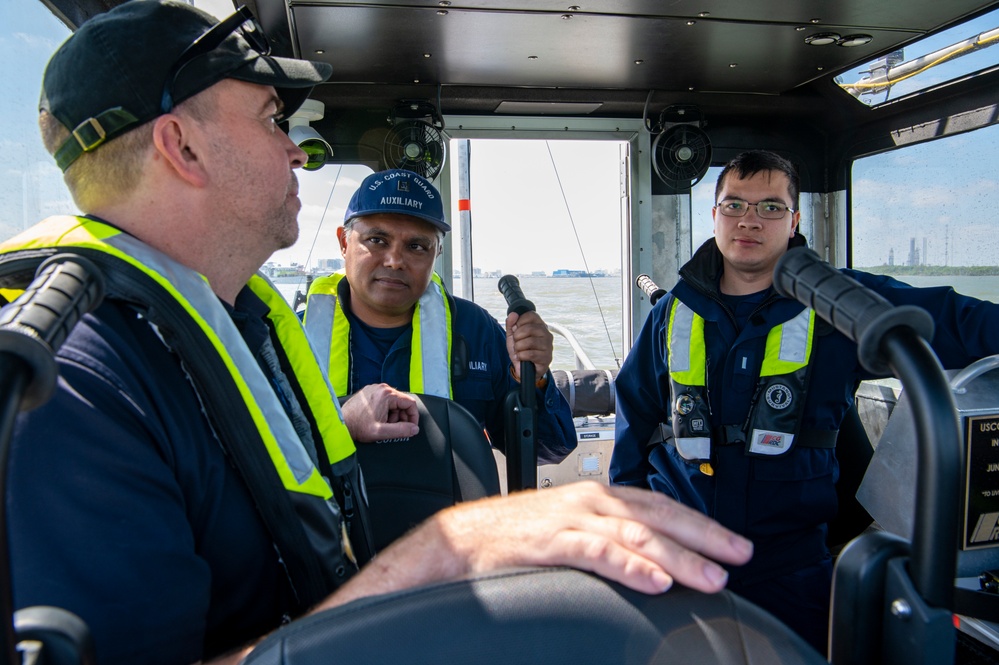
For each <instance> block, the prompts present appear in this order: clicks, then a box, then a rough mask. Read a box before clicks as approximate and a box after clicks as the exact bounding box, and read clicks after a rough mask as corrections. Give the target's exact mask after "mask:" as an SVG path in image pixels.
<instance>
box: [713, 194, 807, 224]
mask: <svg viewBox="0 0 999 665" xmlns="http://www.w3.org/2000/svg"><path fill="white" fill-rule="evenodd" d="M715 207H716V208H718V212H720V213H721V214H723V215H725V216H726V217H745V216H746V213H747V212H749V209H750V208H752V207H755V208H756V216H757V217H759V218H760V219H781V218H782V217H783V216H784V215H786V214H787V213H789V212H791V213H793V212H794V208H789V207H788V206H786V205H784V204H783V203H781V202H780V201H760V202H759V203H750V202H749V201H742V200H740V199H725V200H723V201H719V202H718V203H717V204H716V205H715Z"/></svg>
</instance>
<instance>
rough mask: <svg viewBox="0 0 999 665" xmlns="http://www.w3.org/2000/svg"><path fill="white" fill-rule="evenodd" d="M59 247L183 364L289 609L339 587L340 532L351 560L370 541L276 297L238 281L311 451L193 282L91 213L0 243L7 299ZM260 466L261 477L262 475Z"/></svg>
mask: <svg viewBox="0 0 999 665" xmlns="http://www.w3.org/2000/svg"><path fill="white" fill-rule="evenodd" d="M63 252H72V253H77V254H80V255H82V256H85V257H86V258H88V259H91V261H93V262H94V263H95V264H97V265H98V267H100V268H101V269H102V271H103V273H104V275H105V279H106V282H107V297H108V298H118V299H123V300H125V301H127V302H129V303H134V304H135V305H136V306H137V307H138V308H140V309H142V310H143V314H144V316H145V317H146V318H147V319H148V320H149V321H150V323H151V324H152V325H153V326H155V327H156V328H157V332H158V334H159V337H160V339H162V340H164V343H165V344H166V345H167V346H168V347H169V348H170V349H171V350H172V351H173V352H175V353H177V355H179V356H180V358H181V359H182V360H183V361H184V362H183V366H184V369H185V371H186V372H187V373H188V374H189V376H190V377H191V379H192V384H193V385H194V386H195V389H196V390H197V391H198V394H199V398H200V399H201V402H202V403H203V404H204V405H205V409H206V411H207V412H208V413H209V415H210V420H211V422H212V426H213V429H214V430H215V431H216V432H217V433H218V436H219V438H220V440H221V442H222V444H223V446H224V448H225V449H226V451H227V454H229V456H230V458H231V459H232V460H233V462H234V465H235V467H236V468H237V469H238V470H239V472H240V473H241V475H242V476H243V478H244V479H245V480H246V483H247V485H248V487H249V488H250V491H251V493H252V494H253V496H254V499H255V503H256V504H257V507H258V510H259V511H260V513H261V517H262V518H263V519H264V522H265V523H266V524H267V526H268V529H269V531H270V532H271V535H272V537H273V538H274V541H275V546H276V547H277V548H278V550H279V551H280V553H281V556H282V560H283V561H284V563H285V568H286V570H287V572H288V575H289V579H290V582H291V584H292V587H293V588H294V589H295V592H296V595H297V596H298V600H299V603H300V606H301V607H302V608H303V609H306V608H308V607H309V606H311V605H313V604H314V603H316V602H318V601H319V600H321V599H322V598H323V597H325V596H326V595H327V594H328V593H329V592H330V591H331V590H332V589H334V588H335V587H336V586H338V585H339V584H340V583H342V582H343V581H345V580H346V579H347V578H348V577H349V576H350V575H351V573H352V572H353V571H354V570H356V560H355V554H354V552H353V551H352V546H351V543H350V539H349V538H348V537H347V528H348V527H349V526H350V525H351V524H353V523H356V524H360V525H361V526H359V527H357V529H355V530H352V531H351V536H352V537H353V539H354V542H355V544H357V543H358V541H359V540H360V541H363V544H362V546H361V549H362V558H365V559H366V557H367V556H370V551H369V550H370V548H369V546H368V544H367V543H368V542H370V540H369V539H370V534H369V533H358V531H361V530H363V524H364V522H365V521H366V517H365V516H364V515H363V509H364V507H363V505H362V504H361V503H360V502H359V501H358V495H360V494H362V493H363V490H362V488H361V486H360V484H361V482H362V481H361V479H360V477H359V471H358V467H357V464H356V456H355V452H356V451H355V447H354V443H353V441H352V440H351V438H350V434H349V433H348V431H347V428H346V426H345V425H344V423H343V419H342V415H341V413H340V407H339V404H338V402H337V400H336V399H335V398H334V397H333V394H332V391H331V389H330V386H329V382H328V380H327V378H326V374H325V368H324V367H323V366H321V365H320V364H319V363H318V362H317V360H316V358H315V355H314V354H313V353H312V349H311V346H310V345H309V343H308V339H307V337H306V335H305V331H304V330H303V329H302V327H301V324H300V323H299V320H298V317H297V316H296V315H295V313H294V311H293V310H292V309H291V307H290V306H289V305H288V304H287V303H286V302H285V301H284V299H283V298H282V297H281V295H280V293H279V292H278V290H277V289H276V288H275V287H274V286H273V285H272V284H271V283H270V282H269V281H268V280H267V278H266V277H264V276H263V275H260V274H258V275H255V276H253V277H252V278H251V279H250V281H249V283H248V284H247V286H248V288H250V289H251V290H252V291H253V292H254V293H255V294H256V295H257V296H258V297H259V298H261V299H262V300H263V301H264V303H266V304H267V306H268V309H269V312H268V316H267V319H268V324H269V326H270V327H271V330H272V335H271V337H272V340H274V346H275V351H276V352H278V353H283V354H284V356H285V358H286V359H287V363H288V365H289V366H290V368H291V371H290V372H286V374H287V378H288V381H289V383H290V384H291V385H292V387H293V389H294V392H295V394H296V396H297V397H298V400H299V402H300V406H301V408H302V411H303V412H304V415H305V416H306V417H307V419H308V420H309V422H310V424H311V426H312V430H313V433H314V434H316V435H317V436H318V439H319V440H318V442H315V443H314V444H313V446H314V448H315V449H314V450H311V451H310V450H309V449H307V447H306V444H305V443H303V440H302V438H301V437H300V436H299V434H298V432H297V431H296V429H295V427H294V425H293V424H292V422H291V419H290V418H289V416H288V414H287V412H286V411H285V409H284V407H283V406H282V404H281V402H280V401H279V399H278V397H277V396H276V395H275V393H274V390H273V388H272V387H271V385H270V381H269V380H268V378H267V377H266V376H265V374H264V372H263V370H262V369H261V368H260V365H259V363H258V362H257V359H256V358H255V357H254V355H253V353H252V352H251V351H250V349H249V347H247V345H246V344H245V342H244V341H243V338H242V336H241V335H240V333H239V331H238V330H237V329H236V327H235V325H234V323H233V321H232V318H231V317H230V316H229V313H228V312H227V311H226V309H225V307H224V306H223V305H222V303H221V301H220V300H219V299H218V297H217V296H216V295H215V293H214V292H213V291H212V290H211V287H210V286H209V284H208V282H207V280H206V279H205V278H204V276H202V275H201V274H199V273H197V272H196V271H194V270H191V269H190V268H188V267H186V266H184V265H182V264H180V263H178V262H176V261H174V260H173V259H171V258H170V257H168V256H167V255H165V254H163V253H162V252H160V251H158V250H156V249H154V248H152V247H150V246H149V245H146V244H145V243H143V242H142V241H140V240H138V239H137V238H135V237H134V236H131V235H129V234H127V233H124V232H122V231H120V230H119V229H116V228H114V227H112V226H110V225H109V224H106V223H104V222H101V221H98V220H95V219H91V218H85V217H51V218H49V219H47V220H45V221H43V222H41V223H40V224H37V225H36V226H34V227H32V228H30V229H28V230H27V231H25V232H24V233H22V234H20V235H18V236H16V237H14V238H12V239H10V240H8V241H6V242H4V243H3V244H0V284H2V285H3V287H5V288H4V289H3V291H2V294H3V295H4V297H7V299H8V300H10V299H12V297H14V296H16V295H17V293H16V291H17V290H18V289H21V290H23V288H24V287H25V286H27V281H29V280H30V275H31V274H32V273H31V271H29V270H28V268H30V265H31V264H32V263H34V264H36V265H37V264H38V263H41V261H43V260H44V259H46V258H48V257H50V256H53V255H55V254H57V253H63ZM240 405H242V407H243V408H242V409H240V408H238V407H239V406H240ZM234 407H237V408H234ZM314 458H315V459H316V460H319V461H320V465H321V466H322V467H323V469H324V470H323V472H320V469H319V468H317V466H316V463H314V462H313V459H314ZM268 464H269V466H270V467H271V468H272V469H273V471H272V472H268V471H266V469H267V466H266V465H268ZM261 465H264V466H261ZM275 472H276V473H275ZM324 475H325V476H326V477H324ZM331 483H332V485H333V487H331ZM334 487H335V488H336V489H337V494H338V495H337V496H335V495H334V491H333V488H334ZM355 488H356V489H355ZM338 500H339V503H338ZM355 512H356V513H361V514H360V515H357V516H355V515H354V513H355ZM345 517H346V518H347V522H346V523H345V520H344V518H345Z"/></svg>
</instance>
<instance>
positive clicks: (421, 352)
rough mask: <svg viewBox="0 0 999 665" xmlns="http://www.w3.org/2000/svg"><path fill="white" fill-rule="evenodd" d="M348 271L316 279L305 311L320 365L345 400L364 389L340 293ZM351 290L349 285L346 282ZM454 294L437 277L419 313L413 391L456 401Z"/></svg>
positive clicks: (412, 367) (418, 305) (417, 308)
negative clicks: (353, 367) (355, 374)
mask: <svg viewBox="0 0 999 665" xmlns="http://www.w3.org/2000/svg"><path fill="white" fill-rule="evenodd" d="M345 277H346V275H345V274H344V272H343V271H340V272H336V273H333V274H332V275H328V276H326V277H319V278H317V279H315V280H314V281H313V282H312V284H311V286H309V294H308V299H307V301H306V306H305V330H306V332H307V333H308V335H309V339H310V340H311V342H312V346H313V348H314V349H315V351H316V355H317V356H318V357H319V361H320V363H321V364H322V365H323V366H324V367H326V368H328V373H329V377H330V383H332V384H333V390H334V391H335V392H336V394H337V395H339V396H341V397H343V396H344V395H348V394H350V393H352V392H355V391H356V390H358V389H359V388H361V387H363V386H351V385H350V357H351V354H350V318H349V317H348V316H347V315H346V314H345V313H344V311H343V305H342V297H341V294H340V292H339V289H340V288H341V287H340V284H341V282H344V278H345ZM344 284H345V285H349V283H348V282H344ZM449 298H450V295H449V294H448V292H447V289H445V288H444V283H443V282H442V281H441V278H440V276H439V275H437V273H433V274H432V275H431V277H430V284H428V285H427V289H426V291H424V293H423V295H422V296H420V299H419V300H418V301H417V303H416V306H415V308H414V310H413V336H412V341H411V345H410V359H409V391H410V392H414V393H421V394H425V395H435V396H437V397H444V398H447V399H452V397H453V395H452V392H451V352H452V339H451V333H452V328H451V304H450V302H449Z"/></svg>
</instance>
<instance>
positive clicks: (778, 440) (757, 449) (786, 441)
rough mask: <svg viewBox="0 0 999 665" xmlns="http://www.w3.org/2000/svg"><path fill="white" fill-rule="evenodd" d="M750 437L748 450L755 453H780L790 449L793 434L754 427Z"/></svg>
mask: <svg viewBox="0 0 999 665" xmlns="http://www.w3.org/2000/svg"><path fill="white" fill-rule="evenodd" d="M750 439H751V441H750V444H749V452H751V453H755V454H757V455H782V454H784V453H786V452H787V451H788V450H790V449H791V443H792V442H793V441H794V434H788V433H787V432H774V431H771V430H765V429H754V430H753V435H752V436H751V437H750Z"/></svg>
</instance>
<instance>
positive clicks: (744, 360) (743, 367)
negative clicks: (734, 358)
mask: <svg viewBox="0 0 999 665" xmlns="http://www.w3.org/2000/svg"><path fill="white" fill-rule="evenodd" d="M747 360H749V358H747V357H746V356H743V357H742V369H746V361H747Z"/></svg>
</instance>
